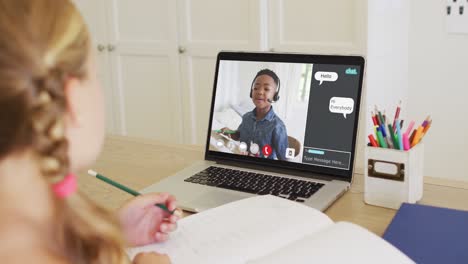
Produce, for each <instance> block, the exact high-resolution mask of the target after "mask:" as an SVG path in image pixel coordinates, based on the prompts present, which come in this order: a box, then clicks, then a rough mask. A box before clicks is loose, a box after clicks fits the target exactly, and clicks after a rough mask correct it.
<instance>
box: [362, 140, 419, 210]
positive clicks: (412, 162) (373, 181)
mask: <svg viewBox="0 0 468 264" xmlns="http://www.w3.org/2000/svg"><path fill="white" fill-rule="evenodd" d="M365 160H366V164H365V165H366V167H365V168H366V169H365V170H364V171H365V176H364V185H365V187H364V201H365V202H366V203H367V204H371V205H377V206H383V207H388V208H393V209H398V208H400V205H401V203H403V202H406V203H416V202H417V201H419V200H421V198H422V195H423V165H424V145H423V143H422V142H419V143H418V144H417V145H415V146H414V147H413V148H411V149H410V150H408V151H403V150H396V149H387V148H377V147H370V146H368V147H366V150H365Z"/></svg>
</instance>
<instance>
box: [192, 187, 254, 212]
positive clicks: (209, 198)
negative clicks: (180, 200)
mask: <svg viewBox="0 0 468 264" xmlns="http://www.w3.org/2000/svg"><path fill="white" fill-rule="evenodd" d="M247 197H250V195H246V194H242V193H239V194H236V193H228V192H218V191H211V192H207V193H204V194H202V195H200V196H197V197H196V198H195V199H194V200H192V201H190V204H191V206H193V208H195V209H196V210H197V211H204V210H207V209H210V208H213V207H217V206H220V205H223V204H226V203H230V202H234V201H237V200H240V199H243V198H247Z"/></svg>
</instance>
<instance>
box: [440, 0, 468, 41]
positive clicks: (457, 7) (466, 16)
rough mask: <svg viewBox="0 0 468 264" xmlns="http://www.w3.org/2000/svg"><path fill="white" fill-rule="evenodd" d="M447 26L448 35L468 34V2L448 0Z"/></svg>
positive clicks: (464, 0) (446, 10)
mask: <svg viewBox="0 0 468 264" xmlns="http://www.w3.org/2000/svg"><path fill="white" fill-rule="evenodd" d="M446 1H447V4H446V7H445V15H446V19H445V20H446V26H447V32H448V33H454V34H468V0H446Z"/></svg>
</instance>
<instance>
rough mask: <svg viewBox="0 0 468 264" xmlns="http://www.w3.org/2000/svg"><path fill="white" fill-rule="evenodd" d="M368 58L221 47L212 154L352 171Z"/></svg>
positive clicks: (345, 175) (346, 175)
mask: <svg viewBox="0 0 468 264" xmlns="http://www.w3.org/2000/svg"><path fill="white" fill-rule="evenodd" d="M363 68H364V59H363V58H362V57H353V56H324V55H303V54H271V53H265V54H262V53H236V52H221V53H220V54H219V56H218V60H217V65H216V74H215V83H214V91H213V100H212V108H211V115H210V125H209V132H208V138H207V140H208V142H207V143H208V144H207V151H206V158H207V159H210V160H213V159H214V160H216V159H225V160H235V161H245V162H249V163H256V164H261V165H265V166H272V167H273V168H275V167H278V168H285V169H293V170H302V171H310V172H316V173H322V174H328V175H331V176H335V177H338V178H342V179H345V180H350V179H351V176H352V169H353V161H354V154H355V153H354V150H355V144H356V134H357V123H358V117H359V105H360V97H361V87H362V78H363V73H362V71H363Z"/></svg>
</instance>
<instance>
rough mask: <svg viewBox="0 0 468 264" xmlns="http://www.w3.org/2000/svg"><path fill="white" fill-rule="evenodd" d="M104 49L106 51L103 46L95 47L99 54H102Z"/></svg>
mask: <svg viewBox="0 0 468 264" xmlns="http://www.w3.org/2000/svg"><path fill="white" fill-rule="evenodd" d="M105 49H106V46H104V45H102V44H99V45H97V50H98V51H99V52H103V51H104V50H105Z"/></svg>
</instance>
